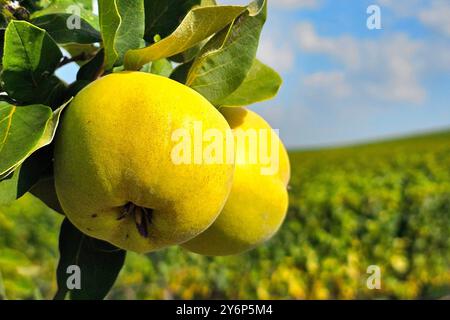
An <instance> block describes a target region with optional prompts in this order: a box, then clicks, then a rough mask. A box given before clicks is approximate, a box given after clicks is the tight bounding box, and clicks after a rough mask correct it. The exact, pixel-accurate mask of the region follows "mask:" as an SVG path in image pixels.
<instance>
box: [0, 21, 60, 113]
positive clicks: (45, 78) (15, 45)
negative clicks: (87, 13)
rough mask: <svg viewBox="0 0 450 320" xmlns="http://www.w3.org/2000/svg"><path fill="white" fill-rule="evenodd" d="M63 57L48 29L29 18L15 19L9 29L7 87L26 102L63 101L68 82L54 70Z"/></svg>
mask: <svg viewBox="0 0 450 320" xmlns="http://www.w3.org/2000/svg"><path fill="white" fill-rule="evenodd" d="M61 58H62V54H61V51H60V50H59V48H58V46H57V44H56V43H55V42H54V41H53V39H52V38H51V37H50V36H49V35H48V33H47V32H46V31H45V30H43V29H41V28H38V27H36V26H33V25H32V24H30V23H28V22H25V21H11V23H10V24H9V25H8V28H7V29H6V33H5V46H4V54H3V73H2V81H3V88H4V90H5V91H6V92H7V93H8V96H9V97H11V98H13V99H16V100H18V101H20V102H22V103H23V104H36V103H39V104H46V105H50V106H55V104H59V103H60V102H61V101H60V99H61V96H62V95H63V91H64V89H65V84H64V83H63V82H61V80H59V79H58V78H57V77H56V76H54V75H53V73H54V71H55V69H56V67H57V66H58V64H59V62H60V60H61Z"/></svg>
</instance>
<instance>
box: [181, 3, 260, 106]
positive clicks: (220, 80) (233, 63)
mask: <svg viewBox="0 0 450 320" xmlns="http://www.w3.org/2000/svg"><path fill="white" fill-rule="evenodd" d="M266 14H267V4H266V0H257V1H255V2H253V3H251V4H250V5H249V7H248V10H247V11H246V12H245V13H243V14H242V15H241V16H239V17H238V18H237V19H235V20H234V21H233V23H232V24H231V25H230V26H229V27H228V28H226V29H224V30H222V31H221V32H219V33H217V34H216V35H215V36H214V37H213V38H211V40H209V41H208V43H206V45H205V46H204V47H203V49H202V51H201V52H200V53H199V55H198V56H197V58H196V59H195V60H194V64H193V65H192V68H191V69H190V70H189V74H188V77H187V81H186V85H188V86H190V87H191V88H193V89H194V90H196V91H198V92H199V93H201V94H202V95H203V96H204V97H206V98H207V99H208V100H209V101H210V102H212V103H213V104H217V103H218V102H220V100H222V99H224V98H225V97H227V96H228V95H230V94H231V93H233V92H234V91H235V90H236V89H237V88H238V87H239V86H240V85H241V83H242V82H243V81H244V79H245V77H246V76H247V73H248V72H249V70H250V68H251V66H252V64H253V60H254V59H255V56H256V50H257V48H258V42H259V36H260V34H261V30H262V27H263V26H264V23H265V20H266Z"/></svg>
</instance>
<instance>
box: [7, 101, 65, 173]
mask: <svg viewBox="0 0 450 320" xmlns="http://www.w3.org/2000/svg"><path fill="white" fill-rule="evenodd" d="M69 102H70V101H69ZM69 102H67V103H65V104H64V105H63V106H61V107H60V108H58V109H57V110H56V111H54V112H52V110H51V109H50V108H49V107H47V106H44V105H30V106H25V107H17V106H14V105H11V104H9V103H7V102H3V101H1V102H0V177H5V176H7V175H9V174H10V173H11V172H13V171H14V170H15V169H16V168H17V167H19V166H20V165H21V164H22V163H23V162H24V161H25V159H27V158H28V157H29V156H30V155H31V154H33V153H34V152H35V151H36V150H38V149H40V148H42V147H45V146H46V145H48V144H50V143H51V142H52V140H53V138H54V136H55V132H56V128H57V126H58V123H59V118H60V115H61V112H62V110H63V109H64V108H65V106H66V105H67V104H68V103H69Z"/></svg>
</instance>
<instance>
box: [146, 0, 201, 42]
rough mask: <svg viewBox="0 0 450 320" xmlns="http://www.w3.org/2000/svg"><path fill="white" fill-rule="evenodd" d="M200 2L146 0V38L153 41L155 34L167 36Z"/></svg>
mask: <svg viewBox="0 0 450 320" xmlns="http://www.w3.org/2000/svg"><path fill="white" fill-rule="evenodd" d="M200 4H201V0H184V1H179V0H144V6H145V36H144V39H145V40H146V41H147V42H153V37H154V36H155V35H159V36H161V38H165V37H167V36H168V35H169V34H171V33H172V32H173V31H174V30H175V29H176V28H177V26H178V25H179V24H180V22H181V20H182V19H183V18H184V17H185V16H186V14H187V13H188V12H189V10H191V8H192V7H193V6H197V5H200Z"/></svg>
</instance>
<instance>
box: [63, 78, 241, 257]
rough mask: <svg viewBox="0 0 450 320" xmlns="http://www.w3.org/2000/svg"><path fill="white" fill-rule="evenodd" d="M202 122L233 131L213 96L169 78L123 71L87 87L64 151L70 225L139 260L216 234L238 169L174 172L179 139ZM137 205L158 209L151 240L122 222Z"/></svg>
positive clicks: (71, 116) (130, 220) (131, 220)
mask: <svg viewBox="0 0 450 320" xmlns="http://www.w3.org/2000/svg"><path fill="white" fill-rule="evenodd" d="M195 121H202V124H203V128H204V129H210V128H214V129H219V130H229V126H228V124H227V122H226V120H225V119H224V118H223V116H222V115H221V114H220V113H219V112H218V111H217V109H215V108H214V107H213V106H212V105H211V104H210V103H209V102H208V101H207V100H206V99H205V98H203V97H202V96H201V95H200V94H198V93H196V92H195V91H193V90H191V89H190V88H188V87H186V86H184V85H182V84H179V83H178V82H175V81H173V80H170V79H167V78H164V77H160V76H156V75H152V74H147V73H141V72H123V73H115V74H111V75H108V76H105V77H103V78H101V79H99V80H97V81H95V82H93V83H92V84H90V85H89V86H87V87H86V88H84V89H83V90H82V91H81V92H80V93H79V94H78V95H77V96H76V97H75V99H74V100H73V101H72V103H71V105H70V106H69V107H68V108H67V111H66V112H65V114H64V118H63V121H62V128H61V129H60V131H59V133H58V136H57V141H56V149H55V186H56V192H57V195H58V199H59V200H60V202H61V206H62V208H63V209H64V212H65V214H66V216H67V217H68V218H69V220H70V221H71V222H72V223H73V224H74V225H75V226H76V227H77V228H78V229H80V230H81V231H82V232H84V233H86V234H87V235H89V236H92V237H95V238H98V239H101V240H106V241H108V242H110V243H112V244H114V245H116V246H118V247H120V248H122V249H126V250H131V251H135V252H140V253H144V252H150V251H154V250H158V249H161V248H164V247H166V246H169V245H174V244H179V243H181V242H185V241H187V240H189V239H191V238H193V237H195V236H196V235H198V234H199V233H200V232H202V231H204V230H205V229H206V228H208V227H209V226H210V225H211V224H212V223H213V222H214V220H215V219H216V218H217V216H218V214H219V213H220V211H221V210H222V208H223V205H224V203H225V201H226V199H227V197H228V194H229V192H230V189H231V184H232V177H233V172H234V165H233V164H217V165H216V164H214V165H194V164H187V165H185V164H182V165H175V164H174V162H173V161H172V158H171V151H172V149H173V147H174V145H175V144H176V142H172V134H173V132H174V131H175V130H177V129H180V128H186V129H188V130H189V132H190V133H191V135H192V134H193V133H192V130H193V129H192V127H193V123H194V122H195ZM224 136H225V135H224ZM224 139H225V138H224ZM130 202H131V203H133V204H135V205H137V206H139V207H144V208H149V209H152V210H153V211H152V212H151V217H150V218H151V219H149V220H150V224H149V226H148V237H147V238H145V237H143V236H142V235H141V234H140V233H139V232H138V229H137V227H136V218H135V217H134V216H132V215H127V216H125V217H123V212H124V206H126V205H127V204H128V203H130ZM121 217H122V219H121Z"/></svg>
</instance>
